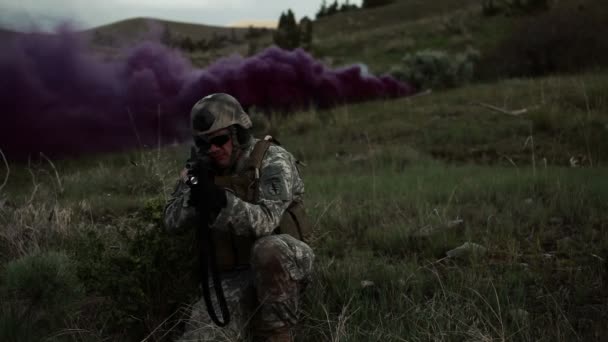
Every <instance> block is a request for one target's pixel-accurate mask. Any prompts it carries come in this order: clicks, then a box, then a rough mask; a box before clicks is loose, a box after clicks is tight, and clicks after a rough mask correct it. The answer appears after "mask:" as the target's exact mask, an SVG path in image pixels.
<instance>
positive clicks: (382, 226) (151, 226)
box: [0, 0, 608, 342]
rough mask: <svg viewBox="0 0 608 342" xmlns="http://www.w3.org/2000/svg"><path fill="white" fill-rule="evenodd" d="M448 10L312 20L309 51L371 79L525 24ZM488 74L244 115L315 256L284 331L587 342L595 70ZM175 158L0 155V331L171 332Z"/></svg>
mask: <svg viewBox="0 0 608 342" xmlns="http://www.w3.org/2000/svg"><path fill="white" fill-rule="evenodd" d="M463 3H464V2H457V1H448V0H442V1H433V2H431V1H414V0H411V1H406V0H403V1H397V2H394V3H393V4H391V5H388V6H386V7H381V8H377V9H374V10H370V12H357V11H354V12H352V13H345V14H339V15H336V16H333V17H330V18H324V19H322V20H319V21H317V22H316V30H317V31H316V32H317V34H316V38H315V39H316V40H315V45H316V47H315V49H316V50H315V53H316V55H317V56H318V57H322V58H326V59H327V60H328V61H329V60H330V59H331V61H332V63H333V64H334V65H342V64H344V63H350V62H354V61H363V62H365V63H367V64H368V65H369V66H370V67H371V68H372V69H373V70H375V71H382V70H388V69H389V68H390V66H391V65H392V64H393V63H396V62H397V61H398V60H399V58H401V57H400V56H402V54H403V53H405V52H411V51H416V50H418V49H422V48H438V49H442V50H446V51H459V50H460V49H462V48H463V47H464V46H466V45H468V44H473V45H474V46H475V47H477V48H480V49H481V50H484V51H489V50H491V49H492V46H493V44H496V40H497V37H504V36H507V35H509V34H517V32H520V31H516V29H517V28H516V26H517V25H515V24H516V23H522V22H523V21H525V20H526V18H523V17H509V16H506V15H502V16H493V17H483V16H481V15H480V13H479V8H478V7H477V5H476V2H474V1H471V2H468V1H467V2H466V4H468V5H470V6H471V7H465V6H464V5H462V6H460V5H461V4H463ZM442 4H443V5H445V6H443V5H442ZM439 8H445V9H446V11H445V12H441V13H438V9H439ZM397 9H399V11H400V12H398V11H397ZM370 13H372V14H374V13H375V15H376V16H366V15H364V14H370ZM349 18H350V19H349ZM354 18H357V20H358V21H357V20H355V19H354ZM538 18H539V17H534V19H538ZM129 25H131V24H129ZM129 25H126V26H125V27H124V28H122V29H121V30H127V31H129V32H131V31H136V28H135V27H136V26H137V25H140V24H133V25H134V26H133V27H131V26H129ZM349 25H350V26H349ZM137 27H139V26H137ZM463 27H464V29H463ZM343 28H348V30H346V29H344V30H343ZM191 29H192V30H193V31H191V34H193V35H194V34H199V33H194V30H195V28H191ZM176 30H178V29H177V28H176ZM184 30H185V29H184ZM349 30H351V31H349ZM117 32H122V31H120V30H119V31H117ZM176 32H180V31H179V30H178V31H176ZM184 32H186V31H184ZM351 32H352V33H351ZM200 34H201V37H202V34H203V33H200ZM193 37H194V36H193ZM197 37H198V36H197ZM534 37H536V36H534ZM539 42H540V43H542V42H543V40H540V41H539ZM569 43H570V42H569V41H560V44H558V45H557V47H558V48H561V49H563V46H566V45H564V44H569ZM237 45H238V44H234V45H231V46H232V47H226V49H229V48H233V47H235V46H237ZM239 46H240V45H239ZM541 46H542V44H541ZM567 46H570V45H567ZM226 51H227V50H226ZM551 51H553V50H551ZM566 52H567V51H564V52H563V54H564V55H565V54H566ZM196 53H197V52H194V53H192V54H191V55H192V56H193V57H195V56H196ZM206 56H207V57H208V56H210V55H206ZM502 78H503V79H501V80H496V81H484V82H479V81H477V82H476V83H474V84H468V85H465V86H461V87H456V88H454V89H435V90H433V91H430V92H422V93H420V94H418V95H417V96H415V97H409V98H400V99H393V100H378V101H370V102H365V103H359V104H350V105H344V106H340V107H336V108H333V109H329V110H322V111H321V110H319V111H316V110H308V111H299V112H296V113H294V114H293V115H289V116H286V115H279V114H276V115H274V114H268V115H266V114H264V113H259V112H256V111H255V110H252V111H251V112H250V114H251V116H252V119H253V120H254V123H255V126H254V128H255V133H256V135H257V136H261V135H264V134H267V133H270V134H272V135H273V136H275V137H277V138H278V140H280V141H281V142H282V145H283V146H284V147H285V148H287V149H288V150H290V151H292V152H293V153H294V155H295V156H296V157H297V158H298V159H300V160H303V161H304V162H305V163H306V166H303V167H302V169H301V173H302V176H303V178H304V181H305V184H306V206H307V211H308V214H309V216H310V219H311V222H312V223H313V225H314V227H315V231H316V236H315V239H314V240H313V241H311V245H312V246H313V247H314V249H315V252H316V254H317V257H316V260H315V278H314V280H313V282H312V283H311V284H309V286H308V288H307V289H306V291H305V292H304V297H303V298H304V299H303V303H302V312H301V322H300V324H299V325H298V327H297V339H298V341H302V342H309V341H310V342H312V341H361V342H363V341H365V342H368V341H404V340H407V341H428V340H433V341H435V340H441V341H603V340H604V339H605V336H606V335H607V334H608V330H607V329H608V327H607V325H606V324H605V323H606V322H607V321H608V307H606V303H607V302H608V268H607V267H606V260H607V259H608V217H607V216H606V214H605V213H606V212H607V210H608V203H607V202H606V198H608V179H607V178H606V176H605V175H606V173H607V172H608V170H607V167H606V163H607V162H608V140H606V136H607V135H608V116H607V115H606V113H608V97H607V94H608V71H607V70H606V69H605V68H599V67H598V68H596V69H593V70H592V71H589V72H576V71H569V74H563V73H555V74H553V75H549V76H543V77H530V76H527V77H520V78H508V77H506V76H503V77H502ZM159 115H160V114H159ZM136 134H137V132H134V135H136ZM188 149H189V146H188V145H187V144H185V145H172V146H165V147H161V146H157V147H155V148H149V149H144V148H141V149H136V150H132V151H128V152H125V153H119V154H108V155H92V156H88V157H86V158H82V159H78V160H61V161H58V160H50V159H48V158H46V157H45V156H41V157H40V158H38V160H31V161H30V162H29V163H28V164H27V165H19V164H9V163H5V164H4V166H5V168H2V169H1V170H2V172H3V173H1V174H0V181H2V183H0V191H1V192H0V301H2V303H3V305H2V307H1V308H0V327H5V328H2V329H0V340H7V341H10V340H19V341H39V340H42V339H45V338H47V339H53V338H58V339H59V338H66V339H70V338H71V339H75V340H96V341H100V340H118V341H141V340H143V339H146V340H155V341H161V340H167V339H171V338H173V337H177V336H179V334H180V329H181V327H182V326H183V324H184V320H185V319H187V317H186V312H187V308H188V305H189V303H192V302H193V301H194V300H196V297H197V296H198V292H197V288H198V287H197V277H196V271H194V270H196V268H195V267H196V265H195V264H194V261H193V259H194V258H193V257H192V256H193V253H194V252H193V250H194V248H195V247H196V246H195V245H194V243H193V241H195V239H194V238H193V234H194V232H193V231H188V232H184V234H183V235H171V234H168V233H166V232H165V231H164V230H163V229H162V217H163V207H164V204H165V203H166V201H167V198H168V197H169V196H170V194H171V192H172V190H173V184H174V182H175V180H176V178H177V176H178V173H179V170H180V169H181V168H182V167H183V165H184V162H185V159H186V158H187V156H188ZM0 165H3V164H1V163H0ZM4 170H6V171H4Z"/></svg>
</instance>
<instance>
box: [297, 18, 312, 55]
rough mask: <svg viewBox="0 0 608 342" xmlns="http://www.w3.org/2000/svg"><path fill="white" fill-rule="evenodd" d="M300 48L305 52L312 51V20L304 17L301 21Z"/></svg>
mask: <svg viewBox="0 0 608 342" xmlns="http://www.w3.org/2000/svg"><path fill="white" fill-rule="evenodd" d="M299 29H300V46H302V47H303V48H304V49H305V50H310V49H311V47H312V20H310V19H309V18H308V17H304V18H302V19H301V20H300V25H299Z"/></svg>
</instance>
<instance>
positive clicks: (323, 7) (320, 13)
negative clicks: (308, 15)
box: [316, 0, 327, 19]
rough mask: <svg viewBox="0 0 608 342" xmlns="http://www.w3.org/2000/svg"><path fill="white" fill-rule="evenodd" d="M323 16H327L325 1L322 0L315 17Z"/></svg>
mask: <svg viewBox="0 0 608 342" xmlns="http://www.w3.org/2000/svg"><path fill="white" fill-rule="evenodd" d="M325 16H327V2H326V1H325V0H323V2H321V8H319V11H318V12H317V16H316V18H317V19H319V18H322V17H325Z"/></svg>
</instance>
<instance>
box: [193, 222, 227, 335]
mask: <svg viewBox="0 0 608 342" xmlns="http://www.w3.org/2000/svg"><path fill="white" fill-rule="evenodd" d="M199 214H200V217H199V220H200V222H199V223H201V224H200V225H198V227H199V229H198V241H199V251H200V252H199V253H200V254H199V259H200V264H201V271H202V272H201V273H202V275H201V276H202V280H201V282H202V286H203V298H204V299H205V305H206V306H207V313H208V314H209V317H211V320H212V321H213V323H215V324H216V325H217V326H218V327H224V326H226V325H228V323H229V322H230V311H229V310H228V304H227V303H226V297H225V296H224V289H223V288H222V279H221V278H220V274H219V271H218V269H217V260H216V258H215V244H214V243H213V239H212V238H211V231H210V228H209V224H208V222H209V211H208V210H205V212H203V213H199ZM209 268H211V280H212V281H213V288H214V289H215V296H216V298H217V301H218V304H219V306H220V311H221V313H222V320H221V321H220V320H219V318H218V316H217V313H216V312H215V307H214V306H213V302H212V301H211V291H210V289H209Z"/></svg>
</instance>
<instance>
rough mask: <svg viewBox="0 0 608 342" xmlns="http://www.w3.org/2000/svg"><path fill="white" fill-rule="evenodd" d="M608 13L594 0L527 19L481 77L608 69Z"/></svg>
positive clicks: (485, 63) (488, 60)
mask: <svg viewBox="0 0 608 342" xmlns="http://www.w3.org/2000/svg"><path fill="white" fill-rule="evenodd" d="M606 22H608V8H606V6H603V5H602V4H598V3H597V2H593V1H584V2H581V4H579V5H575V4H572V3H568V4H564V5H561V6H560V7H556V8H554V9H552V10H551V11H550V12H547V13H543V14H541V15H538V16H534V17H530V18H525V19H523V21H522V22H521V24H519V26H518V27H516V28H515V29H514V30H513V31H512V33H510V35H509V36H507V37H506V38H505V39H504V40H503V41H501V42H499V43H498V44H497V46H496V48H494V49H493V50H492V51H490V52H489V53H487V54H486V55H485V56H484V57H483V58H482V59H481V61H480V68H479V69H478V72H479V73H478V75H477V76H479V78H482V79H492V78H497V77H504V76H507V77H517V76H540V75H546V74H550V73H555V72H575V71H583V70H585V69H591V68H594V67H599V66H605V65H608V59H606V58H605V56H606V55H608V39H606V36H608V25H606Z"/></svg>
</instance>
